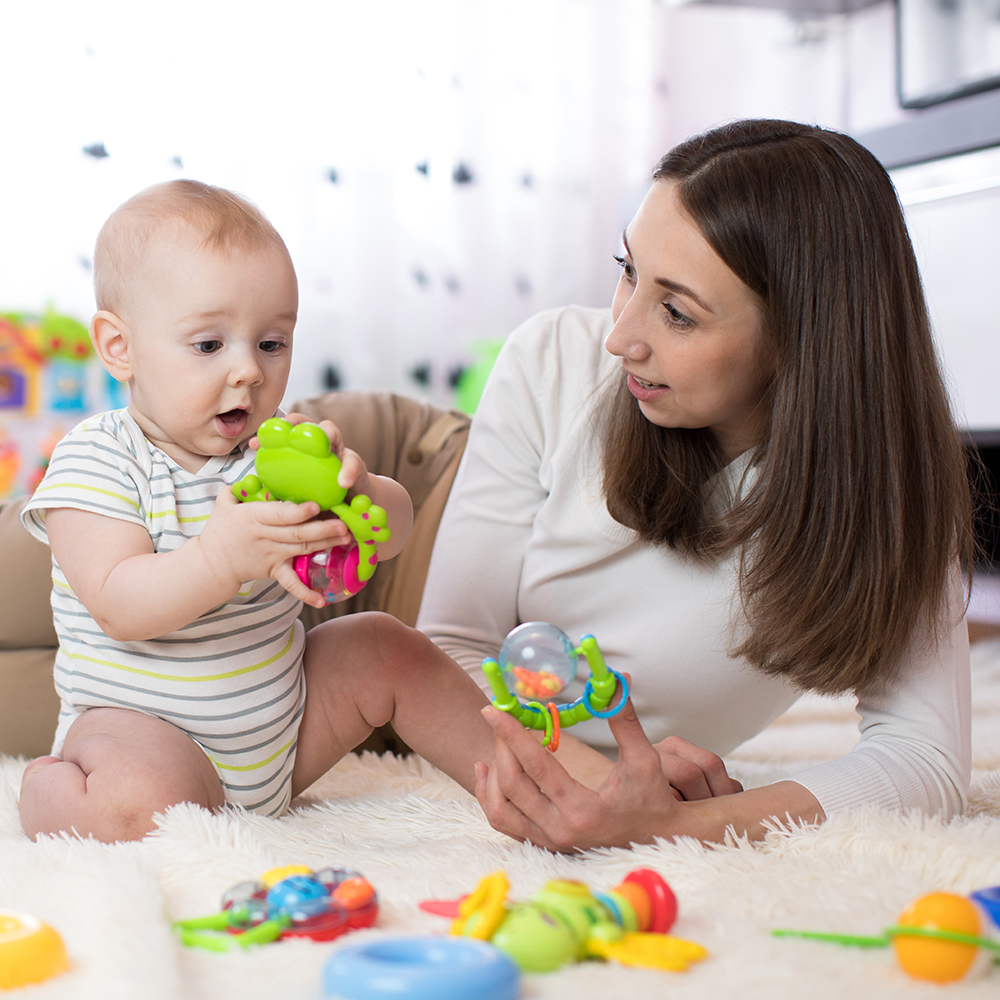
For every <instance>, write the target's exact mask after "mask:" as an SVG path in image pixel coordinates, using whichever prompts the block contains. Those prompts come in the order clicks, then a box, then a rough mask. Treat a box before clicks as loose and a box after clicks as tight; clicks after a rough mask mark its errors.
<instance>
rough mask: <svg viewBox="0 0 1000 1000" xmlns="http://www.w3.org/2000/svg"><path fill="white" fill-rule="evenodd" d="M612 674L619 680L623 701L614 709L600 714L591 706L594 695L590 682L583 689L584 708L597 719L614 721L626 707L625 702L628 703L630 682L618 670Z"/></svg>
mask: <svg viewBox="0 0 1000 1000" xmlns="http://www.w3.org/2000/svg"><path fill="white" fill-rule="evenodd" d="M611 673H612V674H613V675H614V676H615V677H616V678H617V679H618V683H619V684H621V686H622V696H621V700H620V701H619V702H618V704H617V705H615V707H614V708H609V709H608V710H607V711H606V712H599V711H598V710H597V709H596V708H594V706H593V705H591V704H590V696H591V695H592V694H593V693H594V689H593V687H592V686H591V684H590V681H587V685H586V687H584V689H583V704H584V707H585V708H586V709H587V711H588V712H590V714H591V715H592V716H593V717H594V718H595V719H613V718H614V717H615V716H616V715H617V714H618V713H619V712H620V711H621V710H622V709H623V708H624V707H625V702H627V701H628V681H627V680H625V678H624V677H623V676H622V675H621V674H620V673H618V671H617V670H612V671H611Z"/></svg>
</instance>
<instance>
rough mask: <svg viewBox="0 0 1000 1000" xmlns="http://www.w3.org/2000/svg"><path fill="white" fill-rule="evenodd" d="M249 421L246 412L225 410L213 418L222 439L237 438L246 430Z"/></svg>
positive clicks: (248, 415)
mask: <svg viewBox="0 0 1000 1000" xmlns="http://www.w3.org/2000/svg"><path fill="white" fill-rule="evenodd" d="M249 419H250V414H249V413H248V412H247V411H246V410H227V411H226V412H225V413H220V414H219V415H218V416H217V417H216V418H215V425H216V427H218V428H219V433H220V434H221V435H222V436H223V437H227V438H238V437H239V436H240V435H241V434H242V433H243V432H244V431H245V430H246V429H247V421H248V420H249Z"/></svg>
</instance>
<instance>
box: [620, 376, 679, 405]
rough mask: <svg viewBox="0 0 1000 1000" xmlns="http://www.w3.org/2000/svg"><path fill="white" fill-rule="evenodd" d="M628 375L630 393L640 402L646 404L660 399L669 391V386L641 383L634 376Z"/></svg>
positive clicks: (627, 382) (627, 381)
mask: <svg viewBox="0 0 1000 1000" xmlns="http://www.w3.org/2000/svg"><path fill="white" fill-rule="evenodd" d="M626 374H627V376H628V377H627V379H626V384H627V385H628V391H629V392H630V393H632V395H633V396H635V398H636V399H638V400H639V401H640V402H643V403H646V402H649V401H651V400H654V399H659V397H660V396H662V395H663V394H664V393H665V392H667V391H669V389H670V386H669V385H659V384H654V383H652V382H645V381H643V382H640V381H639V379H637V378H636V377H635V376H634V375H632V374H630V373H626Z"/></svg>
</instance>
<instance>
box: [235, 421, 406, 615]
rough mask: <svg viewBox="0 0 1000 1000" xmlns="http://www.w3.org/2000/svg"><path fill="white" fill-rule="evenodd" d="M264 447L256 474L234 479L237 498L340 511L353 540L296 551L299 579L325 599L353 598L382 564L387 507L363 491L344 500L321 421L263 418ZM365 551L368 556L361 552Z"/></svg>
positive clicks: (329, 601)
mask: <svg viewBox="0 0 1000 1000" xmlns="http://www.w3.org/2000/svg"><path fill="white" fill-rule="evenodd" d="M257 439H258V441H259V442H260V447H259V448H258V449H257V456H256V458H255V459H254V469H255V472H256V475H252V476H247V477H245V478H244V479H241V480H240V481H239V482H238V483H234V484H233V495H234V496H235V497H236V499H237V500H240V501H242V502H246V503H249V502H251V501H254V500H291V501H292V502H293V503H306V502H307V501H312V502H314V503H317V504H319V507H320V510H321V511H327V510H328V511H331V512H332V513H334V514H336V515H337V517H339V518H340V519H341V520H342V521H343V522H344V524H346V525H347V527H348V528H349V529H350V532H351V534H352V535H353V536H354V542H353V543H352V544H350V545H339V546H335V547H334V548H332V549H327V550H325V551H322V552H313V553H310V554H309V555H302V556H296V557H295V559H294V560H293V561H292V565H293V568H294V569H295V572H296V574H297V575H298V578H299V579H300V580H301V581H302V582H303V583H304V584H305V585H306V586H307V587H309V589H310V590H315V591H317V592H318V593H320V594H322V595H323V596H324V597H325V598H326V602H327V604H333V603H334V602H336V601H345V600H347V598H349V597H353V596H354V595H355V594H356V593H358V591H359V590H361V588H362V587H363V586H364V585H365V584H366V583H367V582H368V581H369V580H370V579H371V578H372V575H373V574H374V572H375V567H376V566H377V565H378V552H377V550H376V548H375V543H376V542H386V541H388V540H389V538H390V537H391V535H392V532H391V531H390V530H389V529H388V528H387V527H386V514H385V511H384V510H383V509H382V508H381V507H378V506H376V505H375V504H373V503H372V502H371V500H370V499H369V498H368V497H366V496H365V495H364V494H363V493H361V494H358V495H357V496H355V497H353V498H352V499H351V502H350V503H349V504H348V503H345V502H344V501H345V500H346V498H347V490H346V489H344V487H342V486H340V485H339V484H338V483H337V476H339V475H340V468H341V461H340V459H339V458H338V457H337V455H336V454H335V453H334V452H332V451H331V450H330V439H329V438H328V437H327V436H326V432H325V431H324V430H323V428H322V427H320V426H319V425H318V424H310V423H302V424H296V425H295V426H294V427H293V426H292V425H291V424H290V423H289V422H288V421H287V420H283V419H282V418H281V417H272V418H271V419H270V420H265V421H264V423H262V424H261V425H260V430H258V431H257ZM362 552H364V558H362V556H361V553H362Z"/></svg>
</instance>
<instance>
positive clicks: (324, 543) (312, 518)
mask: <svg viewBox="0 0 1000 1000" xmlns="http://www.w3.org/2000/svg"><path fill="white" fill-rule="evenodd" d="M319 512H320V511H319V505H318V504H315V503H311V502H310V503H301V504H296V503H289V502H284V501H278V500H274V501H269V502H267V503H240V502H239V501H238V500H237V499H236V498H235V497H234V496H233V494H232V491H231V490H229V489H224V490H222V492H221V493H220V494H219V497H218V499H217V500H216V502H215V507H214V508H213V509H212V513H211V516H210V517H209V519H208V521H206V522H205V527H204V529H203V530H202V533H201V535H199V536H198V539H197V543H198V545H199V547H200V548H201V550H202V552H203V553H204V558H205V560H206V562H207V564H208V567H209V570H210V571H211V572H212V573H214V574H215V575H217V576H219V577H220V578H221V579H222V580H223V581H224V583H225V585H226V587H227V589H230V590H232V592H233V593H235V592H236V591H237V590H238V589H239V587H240V585H241V584H242V583H244V582H245V581H247V580H256V579H260V578H262V577H270V578H271V579H273V580H277V581H278V583H280V584H281V585H282V586H283V587H284V588H285V590H287V591H288V592H289V593H290V594H292V595H293V596H294V597H297V598H299V600H301V601H305V602H306V603H307V604H310V605H312V606H313V607H317V608H321V607H323V606H324V605H325V603H326V602H325V601H324V599H323V597H322V595H320V594H317V593H315V592H314V591H312V590H310V589H309V588H308V587H307V586H306V585H305V584H304V583H302V581H301V580H299V578H298V577H297V576H296V574H295V571H294V570H293V569H292V567H291V564H290V562H289V560H291V559H292V558H294V557H295V556H298V555H308V554H309V553H311V552H317V551H319V550H321V549H328V548H331V547H333V546H335V545H345V544H347V542H349V541H350V539H351V533H350V531H348V529H347V526H346V525H345V524H344V523H343V521H341V520H340V519H339V518H319V517H317V515H318V514H319Z"/></svg>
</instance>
